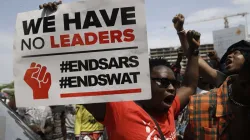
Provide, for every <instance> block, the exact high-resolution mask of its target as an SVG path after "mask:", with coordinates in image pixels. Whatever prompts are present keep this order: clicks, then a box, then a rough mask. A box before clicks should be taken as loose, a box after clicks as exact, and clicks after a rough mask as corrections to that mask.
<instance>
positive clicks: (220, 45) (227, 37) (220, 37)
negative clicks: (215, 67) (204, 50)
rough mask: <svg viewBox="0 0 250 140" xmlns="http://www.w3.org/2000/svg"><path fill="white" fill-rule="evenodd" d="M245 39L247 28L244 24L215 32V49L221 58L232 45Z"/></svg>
mask: <svg viewBox="0 0 250 140" xmlns="http://www.w3.org/2000/svg"><path fill="white" fill-rule="evenodd" d="M245 39H246V29H245V26H243V25H241V26H239V27H232V28H228V29H222V30H217V31H214V32H213V40H214V49H215V50H216V52H217V54H218V56H219V57H220V58H221V57H222V56H223V55H224V54H225V52H226V51H227V49H228V48H229V47H230V46H231V45H233V44H235V43H237V42H239V41H241V40H245Z"/></svg>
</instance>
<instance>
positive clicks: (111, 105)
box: [106, 101, 135, 110]
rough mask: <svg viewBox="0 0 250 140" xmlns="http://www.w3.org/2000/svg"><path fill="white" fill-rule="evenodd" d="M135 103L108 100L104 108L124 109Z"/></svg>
mask: <svg viewBox="0 0 250 140" xmlns="http://www.w3.org/2000/svg"><path fill="white" fill-rule="evenodd" d="M133 105H135V102H133V101H125V102H109V103H107V104H106V108H110V109H112V110H113V109H125V108H129V107H131V106H133Z"/></svg>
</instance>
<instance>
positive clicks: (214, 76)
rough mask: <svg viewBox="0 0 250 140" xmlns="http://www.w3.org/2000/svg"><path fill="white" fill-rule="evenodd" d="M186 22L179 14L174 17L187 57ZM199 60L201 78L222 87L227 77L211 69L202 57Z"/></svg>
mask: <svg viewBox="0 0 250 140" xmlns="http://www.w3.org/2000/svg"><path fill="white" fill-rule="evenodd" d="M184 20H185V18H184V16H183V15H181V14H179V15H176V16H175V17H174V19H173V23H174V27H175V29H176V31H177V32H178V36H179V39H180V42H181V47H182V49H183V51H184V54H185V55H186V56H187V53H188V48H189V44H188V41H187V34H186V32H185V31H184V28H183V24H184ZM181 31H182V32H181ZM198 59H199V61H198V64H199V73H200V76H202V77H203V78H205V79H206V81H207V82H209V84H212V85H215V86H216V87H218V86H220V84H221V83H222V82H223V81H224V80H225V79H224V78H225V77H226V76H225V75H223V74H222V73H221V72H218V71H217V70H215V69H213V68H211V67H210V66H209V65H208V64H207V63H206V62H205V61H204V60H203V59H202V58H201V57H199V58H198Z"/></svg>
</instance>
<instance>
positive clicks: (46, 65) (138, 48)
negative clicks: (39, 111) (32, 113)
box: [14, 0, 151, 107]
mask: <svg viewBox="0 0 250 140" xmlns="http://www.w3.org/2000/svg"><path fill="white" fill-rule="evenodd" d="M148 59H149V57H148V44H147V32H146V19H145V1H144V0H115V1H114V0H94V1H93V0H89V1H79V2H74V3H71V4H62V5H60V6H59V8H58V10H57V11H56V12H53V13H48V12H47V11H45V10H36V11H31V12H25V13H19V14H18V16H17V20H16V36H15V41H14V76H15V92H16V93H15V97H16V103H17V106H19V107H30V106H48V105H65V104H85V103H100V102H113V101H127V100H142V99H143V100H144V99H150V98H151V92H150V91H151V86H150V77H149V62H148Z"/></svg>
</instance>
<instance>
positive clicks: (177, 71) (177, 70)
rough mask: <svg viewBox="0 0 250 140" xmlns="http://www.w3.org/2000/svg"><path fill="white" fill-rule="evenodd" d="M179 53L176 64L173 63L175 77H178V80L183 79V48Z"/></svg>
mask: <svg viewBox="0 0 250 140" xmlns="http://www.w3.org/2000/svg"><path fill="white" fill-rule="evenodd" d="M177 53H178V57H177V60H176V62H175V64H172V66H171V68H172V70H173V71H174V74H175V77H176V79H177V81H181V80H182V79H181V61H182V58H183V52H182V50H181V49H178V50H177Z"/></svg>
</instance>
